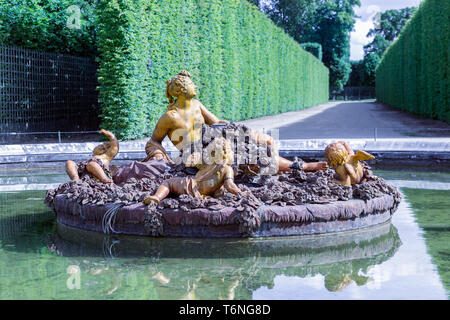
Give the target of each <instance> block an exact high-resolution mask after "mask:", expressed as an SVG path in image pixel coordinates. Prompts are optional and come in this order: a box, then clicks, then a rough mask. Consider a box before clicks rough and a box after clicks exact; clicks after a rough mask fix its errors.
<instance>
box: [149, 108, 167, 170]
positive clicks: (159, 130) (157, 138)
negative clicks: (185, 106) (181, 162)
mask: <svg viewBox="0 0 450 320" xmlns="http://www.w3.org/2000/svg"><path fill="white" fill-rule="evenodd" d="M168 121H169V119H168V118H167V117H166V115H163V116H162V117H161V118H160V119H159V120H158V123H157V124H156V127H155V130H153V134H152V137H151V138H150V140H149V141H148V142H147V144H146V145H145V153H147V158H145V159H144V160H143V161H144V162H145V161H148V160H150V159H153V158H155V159H157V160H161V159H163V158H166V159H167V160H169V161H172V160H171V159H170V157H169V156H168V155H167V152H166V150H165V149H164V147H163V146H162V145H161V142H162V141H163V139H164V138H165V137H166V136H167V133H168V131H169V123H168Z"/></svg>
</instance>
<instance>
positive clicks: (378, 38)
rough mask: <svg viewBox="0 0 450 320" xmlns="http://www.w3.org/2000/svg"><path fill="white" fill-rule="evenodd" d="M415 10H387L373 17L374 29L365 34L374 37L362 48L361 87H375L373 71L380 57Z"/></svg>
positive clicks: (412, 8) (411, 8) (413, 8)
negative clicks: (362, 78)
mask: <svg viewBox="0 0 450 320" xmlns="http://www.w3.org/2000/svg"><path fill="white" fill-rule="evenodd" d="M416 10H417V8H415V7H408V8H404V9H400V10H387V11H385V12H383V13H381V14H380V15H378V16H377V17H375V21H374V22H375V28H373V29H371V30H370V31H369V33H368V34H367V36H368V37H372V36H374V39H373V40H372V42H370V43H369V44H367V45H365V46H364V59H363V62H362V63H363V65H364V70H365V76H364V83H362V85H370V86H374V85H375V69H376V67H377V66H378V64H379V63H380V61H381V57H382V56H383V53H384V52H385V51H386V49H387V48H388V47H389V45H390V44H391V43H392V42H393V41H394V40H396V39H397V37H398V35H399V34H400V31H401V30H402V28H403V27H404V26H405V24H406V22H407V21H408V20H409V19H410V18H411V17H412V15H413V14H414V12H415V11H416Z"/></svg>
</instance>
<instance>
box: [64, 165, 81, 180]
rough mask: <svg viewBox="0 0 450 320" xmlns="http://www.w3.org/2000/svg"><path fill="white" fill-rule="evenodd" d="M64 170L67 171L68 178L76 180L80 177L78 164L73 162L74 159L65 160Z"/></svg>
mask: <svg viewBox="0 0 450 320" xmlns="http://www.w3.org/2000/svg"><path fill="white" fill-rule="evenodd" d="M66 172H67V175H68V176H69V178H70V180H72V181H77V180H79V179H80V177H79V176H78V166H77V164H76V163H75V161H72V160H67V162H66Z"/></svg>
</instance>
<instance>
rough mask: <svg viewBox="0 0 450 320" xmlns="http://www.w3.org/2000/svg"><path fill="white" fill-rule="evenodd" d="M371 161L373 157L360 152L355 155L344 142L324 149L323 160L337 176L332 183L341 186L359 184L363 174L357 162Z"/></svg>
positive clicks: (332, 144)
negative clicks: (337, 178)
mask: <svg viewBox="0 0 450 320" xmlns="http://www.w3.org/2000/svg"><path fill="white" fill-rule="evenodd" d="M372 159H375V157H374V156H373V155H371V154H370V153H367V152H365V151H362V150H357V151H356V154H355V153H354V152H353V149H352V148H350V146H349V145H348V144H347V143H346V142H344V141H338V142H335V143H331V144H329V145H328V146H327V147H326V149H325V160H326V161H327V163H328V165H329V166H330V167H331V168H333V169H334V170H335V171H336V173H337V175H338V176H339V180H336V181H334V182H335V183H338V184H341V185H343V186H348V185H352V184H358V183H361V181H362V178H363V176H364V172H363V168H362V166H361V163H360V162H359V161H364V160H372Z"/></svg>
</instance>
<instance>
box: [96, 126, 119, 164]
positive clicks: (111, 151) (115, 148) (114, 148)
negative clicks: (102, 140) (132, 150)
mask: <svg viewBox="0 0 450 320" xmlns="http://www.w3.org/2000/svg"><path fill="white" fill-rule="evenodd" d="M100 133H102V134H104V135H105V136H106V137H107V138H108V139H109V143H110V147H109V148H108V150H107V151H106V156H107V157H108V158H109V159H110V161H111V160H112V159H114V157H115V156H116V155H117V153H118V152H119V141H118V140H117V138H116V136H115V135H114V133H112V132H110V131H107V130H104V129H102V130H100Z"/></svg>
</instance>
